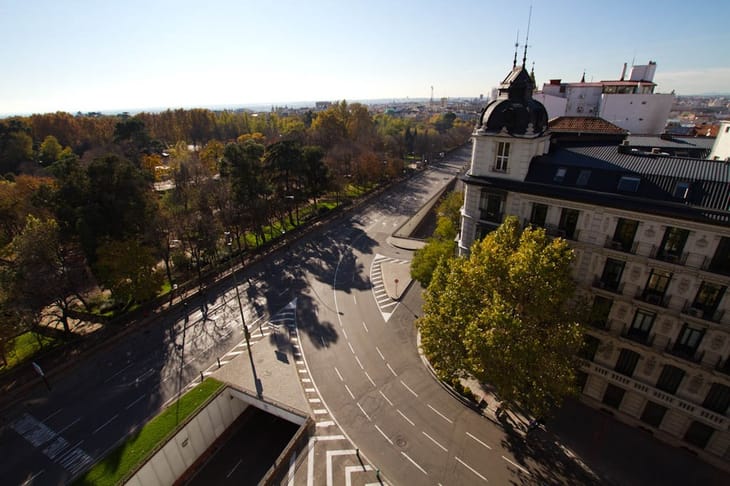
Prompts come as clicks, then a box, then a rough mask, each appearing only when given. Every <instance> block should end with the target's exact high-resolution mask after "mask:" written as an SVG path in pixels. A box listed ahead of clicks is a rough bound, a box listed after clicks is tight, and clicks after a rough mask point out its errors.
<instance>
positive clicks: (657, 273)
mask: <svg viewBox="0 0 730 486" xmlns="http://www.w3.org/2000/svg"><path fill="white" fill-rule="evenodd" d="M671 280H672V274H671V273H669V272H665V271H663V270H656V269H654V270H652V271H651V274H650V275H649V279H648V280H647V281H646V286H645V287H644V292H643V294H642V298H643V299H644V300H645V301H646V302H649V303H650V304H655V305H661V304H662V300H663V299H664V294H665V293H666V292H667V287H668V286H669V282H670V281H671Z"/></svg>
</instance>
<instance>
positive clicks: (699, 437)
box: [684, 420, 713, 449]
mask: <svg viewBox="0 0 730 486" xmlns="http://www.w3.org/2000/svg"><path fill="white" fill-rule="evenodd" d="M712 432H713V429H712V427H710V426H709V425H705V424H703V423H702V422H697V421H696V420H695V421H694V422H692V425H690V426H689V428H688V429H687V432H686V433H685V434H684V440H685V441H687V442H689V443H690V444H692V445H694V446H697V447H699V448H700V449H704V448H705V446H706V445H707V443H708V442H709V441H710V437H712Z"/></svg>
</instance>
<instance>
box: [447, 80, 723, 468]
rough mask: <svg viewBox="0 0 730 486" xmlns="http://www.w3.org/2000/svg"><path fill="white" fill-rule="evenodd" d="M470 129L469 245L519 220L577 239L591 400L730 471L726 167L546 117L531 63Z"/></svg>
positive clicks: (585, 383) (598, 127)
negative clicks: (641, 147)
mask: <svg viewBox="0 0 730 486" xmlns="http://www.w3.org/2000/svg"><path fill="white" fill-rule="evenodd" d="M499 93H500V94H499V97H498V98H497V99H496V100H494V101H492V102H491V103H490V104H489V105H487V107H486V108H485V110H484V111H483V112H482V115H481V118H480V120H479V122H478V124H477V127H476V129H475V131H474V133H473V152H472V160H471V166H470V168H469V170H468V172H467V173H466V174H465V175H464V176H463V181H464V183H465V195H464V206H463V208H462V222H461V233H460V236H459V252H460V254H462V255H466V254H468V253H469V249H470V247H471V245H472V243H473V242H474V241H475V240H478V239H480V238H482V237H483V236H484V235H485V234H486V233H488V232H489V231H492V230H493V229H494V228H496V227H497V226H498V225H499V224H501V223H502V221H503V220H504V218H505V216H506V215H515V216H517V217H518V218H519V219H520V220H521V221H523V222H524V224H525V225H535V226H541V227H544V228H546V230H547V232H548V234H550V235H553V236H556V237H558V236H559V237H563V238H565V239H567V240H569V242H570V244H571V246H572V248H573V249H574V250H575V252H576V259H575V263H574V278H575V279H576V281H577V282H578V287H579V291H580V292H581V293H583V294H585V296H587V298H588V299H587V300H588V301H589V302H590V305H591V310H590V315H591V317H590V326H589V331H588V333H587V339H586V343H585V347H584V349H583V351H582V361H581V362H582V367H581V372H580V376H579V378H580V387H581V390H582V394H581V400H582V401H583V402H585V403H586V404H588V405H590V406H592V407H595V408H599V409H604V410H607V411H609V412H610V413H612V414H613V415H614V416H615V417H616V418H617V419H618V420H621V421H622V422H625V423H628V424H631V425H634V426H637V427H641V428H643V429H645V430H647V431H650V432H651V433H652V434H653V435H654V436H655V437H656V438H658V439H660V440H663V441H666V442H669V443H671V444H674V445H676V446H681V447H685V448H687V449H690V450H692V451H694V452H696V453H697V454H698V455H699V456H701V457H703V458H704V459H705V460H707V461H708V462H711V463H713V464H715V465H718V466H719V467H722V468H724V469H726V470H730V431H729V427H730V420H728V415H727V414H728V407H729V406H730V296H729V295H728V286H730V210H729V206H728V205H729V204H730V165H728V163H727V162H724V161H712V160H705V159H696V158H689V157H676V156H671V155H664V154H662V153H661V152H659V151H658V150H654V151H643V150H637V149H635V148H632V147H631V145H628V144H627V143H626V142H625V139H626V131H625V130H622V129H621V128H620V127H619V126H616V125H618V124H614V123H613V122H610V121H606V120H601V119H600V118H580V117H563V118H562V119H558V120H554V121H553V122H551V123H552V126H554V127H555V130H554V131H553V130H552V128H551V125H550V124H549V123H548V117H547V112H546V109H545V107H544V106H543V105H542V104H541V103H539V102H537V101H536V100H534V99H533V98H532V93H533V89H532V82H531V80H530V78H529V75H528V74H527V72H526V70H525V69H524V67H515V68H514V69H513V70H512V72H510V74H509V75H508V76H507V78H506V79H505V80H504V81H503V83H502V85H501V86H500V90H499Z"/></svg>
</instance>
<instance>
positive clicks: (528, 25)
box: [522, 5, 532, 68]
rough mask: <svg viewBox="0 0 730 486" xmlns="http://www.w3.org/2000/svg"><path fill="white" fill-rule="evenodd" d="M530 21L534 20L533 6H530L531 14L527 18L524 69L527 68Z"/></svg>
mask: <svg viewBox="0 0 730 486" xmlns="http://www.w3.org/2000/svg"><path fill="white" fill-rule="evenodd" d="M530 20H532V5H530V14H529V15H528V16H527V34H525V53H524V55H523V56H522V67H523V68H524V67H525V63H527V47H528V45H527V41H528V40H529V38H530Z"/></svg>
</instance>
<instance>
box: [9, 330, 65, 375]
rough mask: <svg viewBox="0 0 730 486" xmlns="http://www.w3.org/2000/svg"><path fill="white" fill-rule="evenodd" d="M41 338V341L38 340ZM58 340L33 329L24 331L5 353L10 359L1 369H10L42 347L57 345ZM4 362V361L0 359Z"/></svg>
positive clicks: (29, 357)
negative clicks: (37, 332) (36, 332)
mask: <svg viewBox="0 0 730 486" xmlns="http://www.w3.org/2000/svg"><path fill="white" fill-rule="evenodd" d="M39 339H40V341H41V342H40V343H39V342H38V340H39ZM57 342H58V340H57V339H55V338H52V337H50V336H43V335H41V334H38V335H36V334H35V333H33V332H32V331H27V332H24V333H23V334H21V335H19V336H17V337H16V338H15V339H14V340H13V342H12V343H11V344H10V346H9V351H8V353H7V354H6V355H5V358H6V359H7V360H8V365H7V366H0V369H3V370H5V369H10V368H12V367H14V366H17V365H19V364H20V363H23V362H25V361H27V360H29V359H31V358H32V357H33V356H34V355H35V354H36V353H37V352H38V351H40V350H41V349H48V348H49V347H52V346H55V345H56V344H57ZM0 364H2V361H0Z"/></svg>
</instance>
